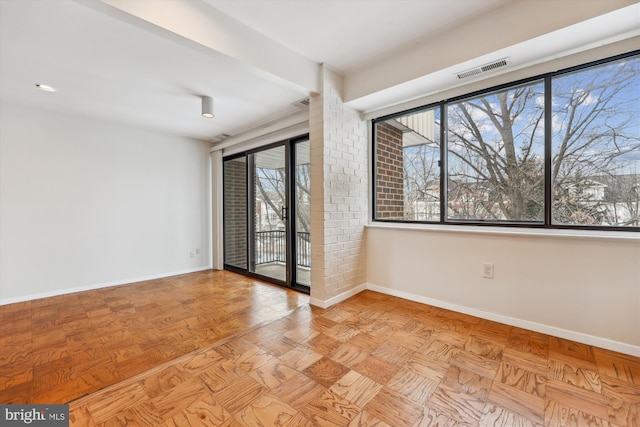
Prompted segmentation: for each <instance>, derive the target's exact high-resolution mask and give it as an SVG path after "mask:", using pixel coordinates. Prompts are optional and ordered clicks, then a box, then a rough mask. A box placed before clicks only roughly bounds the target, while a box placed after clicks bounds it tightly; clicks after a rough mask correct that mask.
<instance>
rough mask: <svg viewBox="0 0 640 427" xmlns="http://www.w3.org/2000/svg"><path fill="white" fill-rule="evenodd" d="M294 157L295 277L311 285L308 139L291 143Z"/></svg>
mask: <svg viewBox="0 0 640 427" xmlns="http://www.w3.org/2000/svg"><path fill="white" fill-rule="evenodd" d="M292 149H293V152H294V157H295V166H294V173H295V176H294V185H293V194H292V197H293V199H294V203H295V209H294V216H295V221H294V222H293V225H294V227H295V239H294V243H295V260H296V268H295V273H296V274H295V276H296V277H295V279H296V283H298V284H299V285H302V286H310V285H311V179H310V178H311V175H310V171H311V168H310V164H309V163H310V162H309V139H308V138H304V139H302V140H299V141H296V142H295V143H294V144H293V145H292Z"/></svg>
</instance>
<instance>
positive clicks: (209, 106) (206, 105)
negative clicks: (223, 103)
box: [201, 96, 215, 119]
mask: <svg viewBox="0 0 640 427" xmlns="http://www.w3.org/2000/svg"><path fill="white" fill-rule="evenodd" d="M201 98H202V117H206V118H207V119H212V118H214V117H215V116H214V115H213V99H211V97H210V96H202V97H201Z"/></svg>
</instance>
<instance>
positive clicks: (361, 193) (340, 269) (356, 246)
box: [309, 68, 368, 301]
mask: <svg viewBox="0 0 640 427" xmlns="http://www.w3.org/2000/svg"><path fill="white" fill-rule="evenodd" d="M341 90H342V78H341V76H339V75H338V74H336V73H334V72H332V71H330V70H328V69H326V68H324V69H323V85H322V93H321V94H319V95H317V96H313V97H311V105H310V113H309V130H310V141H311V230H312V233H313V234H312V236H313V237H312V241H311V266H312V267H311V296H312V297H313V298H317V299H319V300H323V301H324V300H328V299H330V298H332V297H334V296H336V295H339V294H341V293H343V292H346V291H348V290H350V289H353V288H354V287H356V286H358V285H361V284H363V283H364V282H365V254H364V247H365V246H364V242H363V238H364V232H363V231H364V225H365V224H366V222H367V215H368V209H367V208H368V198H367V195H368V178H367V158H368V154H367V146H368V144H367V137H366V135H367V132H366V122H365V121H363V120H361V119H360V116H359V114H358V113H357V112H356V111H354V110H352V109H350V108H348V107H346V106H345V105H344V103H343V102H342V99H341V96H340V93H341Z"/></svg>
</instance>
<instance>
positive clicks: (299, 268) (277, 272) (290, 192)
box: [224, 137, 311, 292]
mask: <svg viewBox="0 0 640 427" xmlns="http://www.w3.org/2000/svg"><path fill="white" fill-rule="evenodd" d="M309 172H310V167H309V139H308V138H307V137H304V138H298V139H295V140H288V141H283V142H281V143H278V144H274V145H271V146H269V147H266V148H263V149H260V150H253V151H250V152H246V153H242V154H240V155H236V156H233V157H228V158H225V159H224V233H225V235H224V250H225V254H224V260H225V268H226V269H229V270H233V271H237V272H240V273H244V274H247V275H250V276H255V277H259V278H261V279H264V280H268V281H271V282H273V283H277V284H280V285H283V286H287V287H291V288H296V289H299V290H303V291H306V292H308V291H309V289H310V286H311V280H310V278H311V274H310V271H311V270H310V269H311V233H310V223H311V218H310V211H311V209H310V186H309V183H310V180H309V178H310V174H309Z"/></svg>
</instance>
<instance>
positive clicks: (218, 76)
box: [0, 0, 640, 140]
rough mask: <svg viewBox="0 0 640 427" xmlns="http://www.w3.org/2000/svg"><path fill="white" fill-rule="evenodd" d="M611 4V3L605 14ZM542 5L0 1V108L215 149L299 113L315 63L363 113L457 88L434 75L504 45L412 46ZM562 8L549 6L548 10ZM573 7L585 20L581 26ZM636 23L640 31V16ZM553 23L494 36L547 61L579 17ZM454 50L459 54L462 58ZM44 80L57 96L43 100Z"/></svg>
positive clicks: (486, 0) (469, 0) (620, 1)
mask: <svg viewBox="0 0 640 427" xmlns="http://www.w3.org/2000/svg"><path fill="white" fill-rule="evenodd" d="M562 1H563V2H565V3H571V2H573V3H572V4H574V5H578V4H579V3H578V2H576V1H574V0H562ZM611 2H613V3H615V5H614V6H610V5H611V4H613V3H611ZM611 2H609V4H607V5H605V3H607V2H600V4H601V5H600V6H598V7H600V8H602V9H603V10H604V9H607V8H609V9H608V10H604V12H608V11H610V10H614V9H617V8H620V7H622V6H625V5H626V4H633V3H635V2H633V1H626V0H611ZM534 3H538V4H539V2H526V1H516V0H456V1H451V0H368V1H365V0H180V1H175V0H103V1H97V0H77V1H74V0H50V1H43V0H21V1H17V0H16V1H3V0H0V99H1V100H2V101H8V102H14V103H19V104H23V105H28V106H33V107H36V108H42V109H47V110H52V111H58V112H62V113H69V114H75V115H83V116H88V117H96V118H100V119H103V120H109V121H116V122H122V123H126V124H130V125H134V126H139V127H143V128H148V129H153V130H157V131H161V132H167V133H171V134H176V135H183V136H187V137H193V138H199V139H204V140H213V139H216V137H217V136H219V135H221V134H229V135H238V134H240V133H242V132H244V131H246V130H248V129H252V128H255V127H257V126H261V125H265V124H268V123H271V122H273V121H274V120H276V119H279V118H282V117H285V116H289V115H292V114H295V113H299V111H300V110H299V109H298V108H297V107H295V106H294V103H296V102H297V101H299V100H301V99H304V98H307V97H308V96H309V94H310V93H311V92H313V91H314V90H315V89H317V87H316V86H315V85H316V84H317V80H318V78H317V77H318V75H317V69H318V66H317V64H318V63H324V64H326V65H327V66H329V67H330V68H331V69H334V70H337V71H339V72H340V73H342V74H344V75H345V82H346V83H345V85H347V83H349V88H345V90H347V89H349V90H350V93H351V94H352V95H351V96H350V97H347V98H349V99H346V100H347V101H349V105H351V106H352V107H353V108H356V109H359V110H360V111H364V112H366V111H371V110H374V109H377V108H383V107H386V106H388V105H390V104H393V103H398V102H401V101H404V100H407V99H409V98H410V96H411V95H410V94H413V96H415V94H416V93H426V92H428V91H431V90H437V89H442V86H443V85H445V86H446V85H450V84H451V83H448V82H446V81H445V80H438V79H436V78H435V76H436V75H437V73H438V72H443V70H447V71H446V76H445V77H446V78H450V70H449V68H450V67H453V68H455V66H467V65H469V64H470V63H471V62H473V61H474V60H475V61H477V60H480V59H482V58H483V57H484V56H490V55H491V54H492V53H494V52H500V49H497V48H496V49H493V48H492V49H489V47H488V48H487V49H488V51H487V52H484V51H482V49H480V50H479V52H481V53H485V54H486V55H479V54H478V57H477V58H476V57H475V56H474V57H464V55H462V56H458V57H456V56H455V55H444V56H445V57H447V59H448V60H449V62H447V63H445V62H442V63H441V64H440V63H437V61H430V64H423V63H421V61H419V60H416V61H411V60H409V61H408V62H407V59H406V58H404V59H403V58H401V57H399V56H398V55H399V54H402V53H403V52H404V53H405V54H407V55H409V54H415V52H419V50H415V49H424V48H427V47H429V43H431V41H433V43H436V42H437V43H440V42H441V41H440V39H439V38H438V37H441V36H442V35H443V34H452V32H458V33H459V34H462V33H463V31H458V30H461V29H465V28H466V29H467V30H468V31H471V30H473V29H474V27H473V25H474V22H485V23H487V22H489V23H490V22H491V19H492V17H494V16H495V17H497V18H496V19H498V17H500V14H501V12H502V11H504V10H506V8H512V9H513V8H515V7H519V8H523V10H525V9H526V7H530V5H532V4H534ZM555 3H557V2H555ZM555 3H551V2H549V4H548V5H547V6H546V8H548V6H549V5H551V4H555ZM593 4H595V3H593ZM636 6H637V4H636ZM576 10H577V12H576V17H575V18H574V21H576V22H577V21H580V20H581V19H582V18H580V11H579V9H576ZM604 12H603V13H604ZM511 13H513V11H512V12H511ZM631 13H632V16H631V18H630V20H629V19H627V20H626V21H625V23H624V25H615V24H616V23H617V21H613V22H614V25H611V21H607V31H608V32H606V31H605V34H601V32H597V31H596V32H595V33H596V36H592V39H593V37H597V38H598V39H597V40H596V42H600V41H601V40H604V38H607V37H609V38H611V40H613V39H615V37H614V36H611V34H610V33H611V32H612V31H614V30H615V31H618V32H620V33H624V34H623V35H619V36H618V39H619V38H620V37H631V36H633V35H634V34H630V33H629V31H627V30H626V29H625V28H627V27H628V26H629V25H631V26H632V27H633V26H634V24H635V21H634V17H633V13H636V14H637V13H638V9H637V8H636V9H633V10H632V12H631ZM551 15H553V14H551ZM609 15H610V14H609ZM627 15H628V12H627ZM589 17H590V16H587V15H585V19H586V18H589ZM560 19H564V21H559V20H560ZM616 19H618V18H616ZM483 20H484V21H483ZM554 20H555V21H554ZM636 20H637V21H638V23H639V25H636V26H637V27H640V17H638V18H637V19H636ZM548 21H549V22H551V24H549V23H547V24H546V26H543V27H544V28H541V29H540V30H539V32H540V34H538V35H540V36H543V35H545V34H546V35H547V36H548V37H551V36H549V34H551V35H552V36H553V37H552V38H547V39H544V37H542V39H541V37H533V36H534V35H536V34H533V33H531V32H529V33H526V34H525V33H522V34H516V35H513V36H512V35H506V34H502V33H501V31H504V29H500V28H498V29H496V30H495V32H496V36H498V37H496V39H498V41H499V42H502V43H506V41H509V42H510V43H511V44H513V45H514V46H515V48H514V49H515V50H512V51H511V52H507V53H508V54H509V55H516V57H517V55H518V52H528V53H529V54H530V52H531V45H527V43H528V42H532V43H533V42H536V43H537V45H536V46H537V47H536V49H537V50H536V52H538V51H539V53H538V57H539V58H545V57H548V56H549V55H553V54H554V53H553V52H544V51H543V49H542V48H541V45H542V46H547V45H552V46H553V45H554V44H555V43H554V42H553V41H554V40H555V41H560V40H566V37H563V35H564V34H565V33H559V32H558V31H557V29H558V28H559V27H562V26H563V25H565V24H566V23H567V22H570V20H567V18H559V17H554V16H551V17H550V18H549V19H548ZM556 21H557V22H556ZM571 22H573V21H571ZM599 22H600V24H601V23H602V22H604V21H599ZM629 22H630V23H629ZM525 24H526V19H523V23H522V25H524V26H525V27H526V25H525ZM518 25H520V24H518ZM554 25H555V27H554ZM625 25H626V27H625ZM600 27H602V25H600ZM609 27H613V29H612V28H609ZM620 28H622V29H620ZM580 29H581V31H579V33H580V34H581V36H580V37H578V39H579V40H575V37H574V38H572V39H571V40H572V44H571V45H566V41H565V42H564V43H565V44H564V45H563V44H562V43H559V44H558V45H559V46H561V47H562V48H563V49H574V48H575V47H576V46H577V45H584V46H587V45H589V43H594V41H593V40H592V39H588V37H589V36H588V35H589V34H593V33H594V32H593V31H584V30H585V28H583V27H580ZM587 30H588V29H587ZM575 31H576V29H575V28H574V32H575ZM625 31H626V32H625ZM514 33H518V31H515V32H514ZM547 33H548V34H547ZM637 34H638V29H636V31H635V35H636V36H637ZM516 36H517V37H520V38H517V37H516ZM510 37H511V38H510ZM581 37H587V39H585V40H583V39H581ZM529 38H530V39H531V40H529ZM451 40H455V37H452V38H451ZM518 40H521V41H526V42H527V43H516V41H518ZM607 40H608V39H607ZM541 41H542V42H543V43H541ZM467 44H469V45H472V42H470V43H467ZM458 46H460V49H457V48H456V49H450V51H454V50H455V51H461V52H462V51H464V50H465V49H464V48H463V47H462V46H461V45H458ZM496 46H497V47H499V46H501V45H500V43H498V42H497V43H496ZM441 47H442V45H441ZM412 49H414V50H412ZM540 49H542V50H540ZM412 52H413V53H412ZM500 53H501V54H502V53H504V52H500ZM462 59H464V60H462ZM398 60H403V61H405V63H406V64H409V66H407V67H406V68H407V73H406V75H402V73H399V77H398V78H397V79H396V80H390V79H389V75H390V73H388V72H387V71H385V69H384V66H385V64H387V63H389V64H391V63H393V61H398ZM534 60H535V58H534V59H532V58H527V59H526V61H529V63H530V62H531V61H534ZM414 63H415V64H414ZM414 65H415V66H414ZM429 66H431V68H429ZM396 68H397V67H396ZM410 71H411V72H413V73H414V74H410V73H409V72H410ZM35 83H46V84H49V85H52V86H54V87H57V88H58V89H59V90H58V92H56V93H45V92H42V91H39V90H37V89H36V88H35V87H34V84H35ZM200 95H209V96H212V97H213V98H214V110H215V114H216V117H215V118H214V119H204V118H202V117H200V98H199V96H200Z"/></svg>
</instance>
